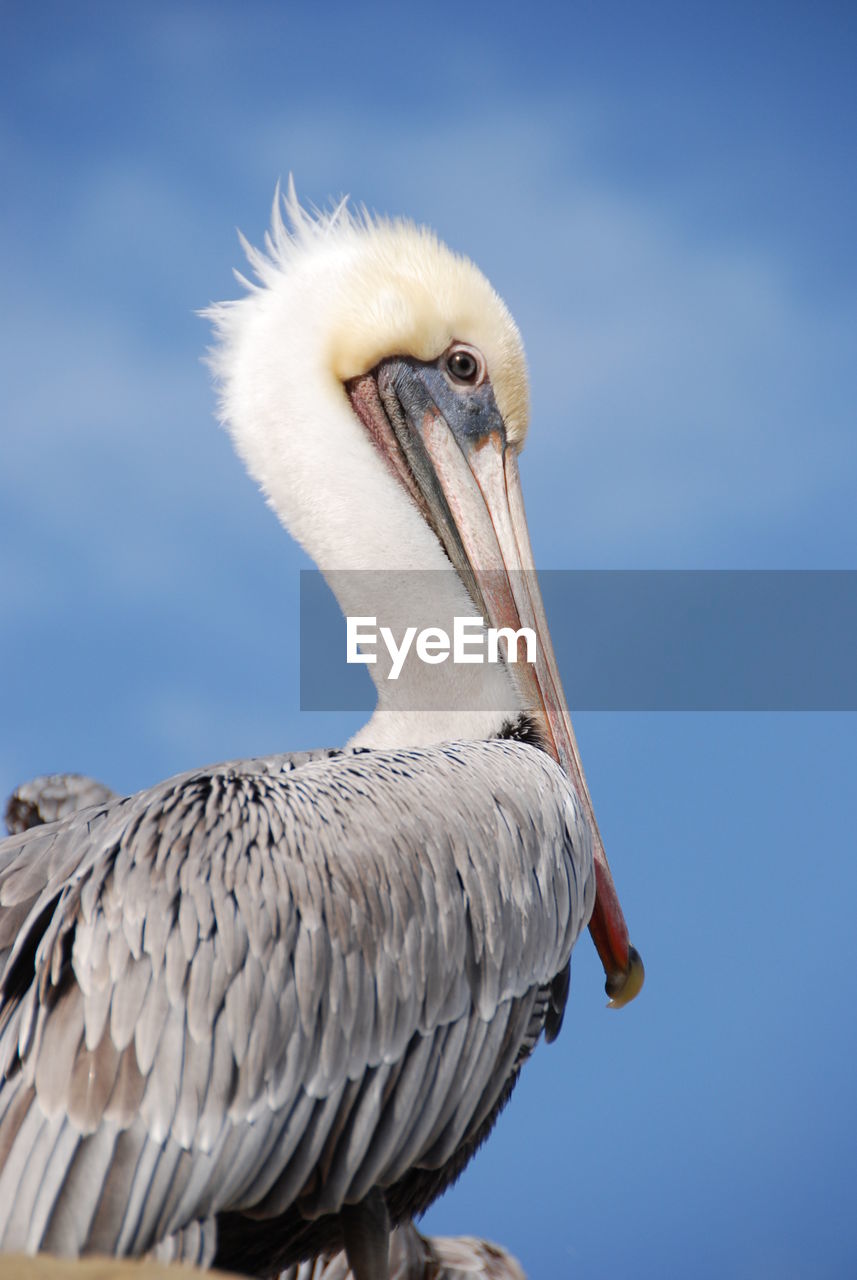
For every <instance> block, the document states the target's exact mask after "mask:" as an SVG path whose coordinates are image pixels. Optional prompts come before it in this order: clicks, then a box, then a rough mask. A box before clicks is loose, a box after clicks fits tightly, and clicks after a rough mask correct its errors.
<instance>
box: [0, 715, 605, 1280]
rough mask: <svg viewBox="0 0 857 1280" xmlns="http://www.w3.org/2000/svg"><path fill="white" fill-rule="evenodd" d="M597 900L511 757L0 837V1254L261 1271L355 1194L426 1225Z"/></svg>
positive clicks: (293, 777)
mask: <svg viewBox="0 0 857 1280" xmlns="http://www.w3.org/2000/svg"><path fill="white" fill-rule="evenodd" d="M594 892H595V885H594V874H593V870H592V860H591V851H590V837H589V832H588V828H587V827H586V825H585V823H584V821H583V819H582V817H581V814H580V810H579V806H578V802H577V799H576V795H575V793H574V791H573V789H572V787H571V786H570V784H569V782H568V779H567V778H566V776H565V775H564V774H563V773H562V771H561V770H560V769H559V768H558V766H556V765H555V764H554V763H553V762H552V760H550V758H549V757H548V756H547V755H545V754H544V753H543V752H541V751H539V750H538V749H536V748H535V747H532V746H529V745H526V744H525V743H523V742H517V741H511V740H494V741H489V742H468V743H457V744H449V745H444V746H437V747H430V748H423V749H415V750H398V751H354V752H342V753H333V752H315V753H312V752H310V753H305V754H302V755H299V756H277V757H271V758H268V759H262V760H254V761H246V762H240V763H237V764H230V765H224V766H220V767H217V768H211V769H205V770H198V771H195V772H193V773H188V774H185V775H182V776H180V777H178V778H174V779H172V780H170V781H168V782H165V783H163V784H161V785H160V786H158V787H156V788H154V789H152V790H150V791H147V792H142V793H140V794H139V795H136V796H133V797H131V798H129V799H125V800H113V801H110V802H108V803H106V804H101V805H96V806H95V807H92V808H89V809H86V810H83V811H81V812H80V813H77V814H75V815H73V816H71V817H69V818H67V819H65V820H64V821H61V822H56V823H52V824H51V825H49V826H44V827H39V828H35V829H33V830H32V831H26V832H24V833H23V834H20V835H17V836H12V837H10V838H9V839H7V840H4V841H2V842H0V953H2V956H3V961H4V969H3V977H2V985H0V1070H2V1072H3V1079H2V1087H0V1246H2V1248H3V1249H4V1250H13V1249H19V1250H28V1251H34V1250H37V1249H47V1250H52V1251H56V1252H60V1253H65V1254H77V1253H81V1252H89V1251H100V1252H108V1253H114V1254H129V1253H130V1254H139V1253H142V1252H145V1251H147V1250H150V1249H153V1248H155V1247H158V1246H159V1253H160V1256H162V1257H164V1258H166V1257H173V1256H174V1257H184V1258H187V1259H189V1260H198V1261H201V1262H203V1263H206V1264H207V1263H209V1262H211V1260H212V1259H213V1258H214V1257H215V1256H216V1257H217V1261H218V1263H221V1262H223V1263H224V1264H228V1265H232V1266H236V1263H237V1262H238V1261H239V1260H243V1265H245V1266H246V1269H247V1270H249V1271H252V1272H254V1273H258V1274H270V1273H271V1272H273V1271H274V1270H277V1269H278V1268H279V1267H282V1266H285V1265H287V1264H288V1263H290V1262H293V1261H297V1260H298V1259H299V1258H300V1257H301V1256H308V1255H309V1254H310V1253H315V1252H318V1251H319V1248H320V1247H321V1246H324V1247H339V1246H340V1245H341V1238H340V1234H338V1233H341V1224H340V1225H337V1224H338V1223H339V1219H338V1216H337V1215H339V1214H340V1211H341V1210H342V1209H343V1207H344V1206H347V1205H356V1204H360V1203H361V1202H363V1201H365V1200H366V1198H367V1197H369V1196H370V1195H371V1194H374V1193H375V1191H376V1189H380V1191H381V1192H382V1193H383V1196H384V1198H385V1200H386V1202H387V1204H388V1205H389V1208H390V1212H391V1216H392V1217H393V1219H394V1220H402V1219H404V1218H406V1217H407V1216H408V1215H409V1214H410V1213H411V1212H414V1211H416V1210H419V1209H420V1208H423V1207H425V1205H426V1204H427V1203H429V1202H430V1201H431V1200H432V1199H433V1198H434V1197H435V1196H436V1195H437V1194H439V1192H440V1190H442V1189H443V1186H445V1185H446V1184H447V1183H448V1182H449V1181H450V1180H451V1179H452V1178H453V1177H455V1176H456V1175H457V1173H458V1172H459V1170H460V1168H461V1167H463V1164H464V1163H465V1162H466V1160H467V1159H468V1158H469V1156H470V1154H472V1151H473V1149H475V1145H476V1144H478V1142H479V1141H481V1139H482V1137H484V1134H485V1132H486V1126H489V1125H490V1123H491V1122H492V1120H493V1117H494V1115H495V1114H496V1111H497V1109H498V1107H499V1105H501V1104H502V1102H503V1101H504V1100H505V1098H506V1096H508V1092H509V1089H510V1087H511V1085H512V1083H513V1082H514V1079H515V1077H516V1075H517V1072H518V1070H519V1068H520V1065H521V1063H522V1061H523V1060H524V1058H525V1057H526V1056H527V1055H528V1053H529V1052H530V1051H531V1049H532V1047H533V1044H534V1043H535V1040H536V1039H537V1038H538V1036H539V1034H540V1033H541V1030H542V1028H543V1026H544V1024H545V1021H546V1019H549V1018H553V1019H554V1021H553V1023H552V1025H553V1026H554V1028H555V1027H556V1026H557V1018H558V1013H559V1010H558V1009H557V1008H556V1007H555V1006H556V1005H557V999H556V992H557V990H561V991H562V998H561V999H560V1000H559V1005H560V1006H561V1003H562V1000H563V999H564V989H562V983H560V984H559V987H557V985H556V984H555V982H554V980H555V979H556V977H557V975H561V974H563V973H564V971H565V968H566V965H567V963H568V959H569V955H570V951H571V948H572V945H573V943H574V940H575V938H576V937H577V935H578V933H579V932H580V930H581V929H582V927H583V926H584V925H585V923H586V921H587V920H588V918H589V915H590V912H591V909H592V904H593V900H594ZM552 984H553V995H552ZM274 1219H276V1220H277V1221H272V1220H274ZM239 1238H240V1240H241V1241H242V1242H244V1244H243V1245H242V1248H243V1252H242V1254H241V1255H240V1258H237V1257H236V1256H235V1249H236V1246H235V1244H234V1241H235V1240H236V1239H239Z"/></svg>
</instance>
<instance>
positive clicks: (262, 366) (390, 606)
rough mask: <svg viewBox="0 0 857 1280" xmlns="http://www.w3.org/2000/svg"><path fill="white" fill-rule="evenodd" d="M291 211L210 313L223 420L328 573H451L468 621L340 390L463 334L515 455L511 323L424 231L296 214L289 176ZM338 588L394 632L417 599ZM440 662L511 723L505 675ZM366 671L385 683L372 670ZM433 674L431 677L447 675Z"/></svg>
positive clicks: (444, 565) (520, 393)
mask: <svg viewBox="0 0 857 1280" xmlns="http://www.w3.org/2000/svg"><path fill="white" fill-rule="evenodd" d="M282 203H283V205H284V207H285V210H286V214H287V217H288V220H289V224H290V229H288V228H287V226H286V224H285V223H284V221H283V218H282V214H281V208H280V206H281V200H280V192H279V188H278V190H277V194H276V196H275V201H274V208H273V215H272V225H271V231H270V233H268V234H267V235H266V237H265V247H266V252H264V253H263V252H261V251H259V250H257V249H254V248H252V247H251V246H250V245H248V244H247V243H246V242H244V248H245V252H246V254H247V258H248V261H249V263H250V265H251V267H252V268H253V271H254V274H255V276H256V279H257V281H258V283H250V282H248V281H246V280H244V279H243V277H240V276H239V279H241V280H242V283H243V284H244V285H245V286H246V288H247V293H246V295H245V296H244V297H242V298H240V299H238V300H237V301H234V302H225V303H220V304H217V305H214V306H212V307H211V308H209V309H208V311H207V312H206V313H205V314H206V315H207V316H208V317H209V318H210V319H211V320H212V321H213V324H214V328H215V334H216V338H217V344H216V346H215V348H214V349H213V351H212V352H211V354H210V361H209V362H210V365H211V368H212V369H213V371H214V374H215V378H216V381H217V384H218V388H219V393H220V413H221V418H222V421H223V422H224V424H225V426H226V427H227V428H228V430H229V432H230V434H231V436H232V438H233V441H234V443H235V447H236V449H237V450H238V452H239V454H240V455H241V457H242V458H243V459H244V462H245V464H246V466H247V468H248V470H249V471H250V473H251V475H253V476H254V477H255V479H256V480H257V481H258V482H259V484H260V485H261V487H262V489H263V491H264V493H265V495H266V497H267V499H268V501H269V503H270V504H271V505H272V506H273V508H274V509H275V511H276V512H277V514H278V515H279V517H280V519H281V520H282V521H283V523H284V524H285V525H286V527H287V528H288V529H289V530H290V532H291V533H292V534H293V535H294V537H296V538H297V540H298V541H299V542H300V543H301V544H302V545H303V547H304V548H305V550H306V551H307V552H308V553H309V555H310V556H312V558H313V559H314V560H315V562H316V563H317V564H318V566H319V568H321V569H322V570H323V571H324V572H328V573H329V572H331V571H337V570H380V569H384V570H387V569H402V570H405V569H420V570H426V569H439V570H446V571H447V575H446V576H447V577H448V578H449V579H450V586H449V599H448V601H447V606H448V608H447V612H448V616H449V620H450V623H451V619H452V617H453V616H455V614H456V613H457V614H472V613H473V608H472V604H471V602H470V599H469V597H468V595H467V593H466V591H465V588H464V586H463V584H461V583H459V582H458V581H457V579H454V578H453V575H452V573H451V572H449V562H448V560H447V558H446V555H445V553H444V551H443V549H442V547H441V545H440V543H439V542H438V540H437V538H436V536H435V534H434V533H433V532H432V530H431V529H430V528H429V526H428V525H427V524H426V523H425V521H424V520H423V518H422V516H421V515H420V514H419V512H418V511H417V509H416V507H415V506H414V505H413V503H412V502H411V500H410V498H409V497H408V495H407V493H406V492H405V491H404V489H403V488H402V487H401V485H400V484H399V482H398V481H397V480H396V479H395V478H394V477H393V476H392V475H391V474H390V473H389V471H388V470H387V468H386V467H385V466H384V465H383V464H382V462H381V460H380V458H379V455H378V454H377V452H376V450H375V447H374V445H373V444H372V443H371V441H370V440H369V438H368V436H367V433H366V431H365V429H364V428H363V426H362V424H361V423H360V421H359V420H358V419H357V417H356V416H355V414H354V412H353V410H352V407H351V403H350V401H349V399H348V396H347V394H346V392H345V387H344V384H345V383H346V382H347V381H348V380H349V379H350V378H353V377H357V376H359V375H361V374H364V373H366V372H368V371H369V370H370V369H372V368H374V366H375V365H376V364H378V362H379V361H380V360H382V359H384V358H385V357H388V356H412V357H415V358H417V359H419V360H426V361H430V360H434V359H437V358H438V357H439V356H440V355H441V354H442V353H443V352H444V351H445V350H446V349H447V347H448V346H449V345H450V343H451V342H452V341H453V340H456V341H460V342H466V343H469V344H472V345H473V346H475V347H478V348H479V350H480V351H481V352H482V354H483V355H484V357H485V360H486V363H487V368H488V375H489V377H490V379H491V383H492V386H493V390H494V395H495V398H496V401H497V405H498V407H499V409H500V412H501V413H502V415H503V418H504V421H505V424H506V432H507V439H508V440H509V442H510V444H511V445H513V446H514V447H517V448H520V447H521V445H522V444H523V440H524V436H525V434H526V430H527V421H528V395H527V375H526V365H525V361H524V354H523V347H522V344H521V340H520V336H519V334H518V330H517V328H516V326H515V323H514V321H513V320H512V317H511V315H510V314H509V312H508V310H507V308H506V306H505V304H504V303H503V302H502V301H501V299H500V298H499V297H498V295H497V294H496V293H495V292H494V290H493V289H492V287H491V285H490V284H489V283H488V281H487V280H486V279H485V277H484V276H483V275H482V274H481V272H480V271H478V270H477V268H476V267H475V266H474V265H473V264H472V263H471V262H470V261H469V260H468V259H466V258H464V257H461V256H459V255H457V254H454V253H452V252H451V251H450V250H449V249H447V248H446V246H445V245H443V244H441V242H440V241H439V240H438V239H437V237H436V236H435V235H434V234H433V233H432V232H431V231H429V230H428V229H426V228H424V227H417V226H415V225H414V224H413V223H410V222H405V221H394V222H391V221H387V220H384V219H375V218H371V217H370V216H369V215H368V214H367V213H365V211H364V212H363V213H362V214H360V215H355V214H352V213H351V212H350V211H349V210H348V209H347V208H346V206H345V202H344V201H343V202H342V203H341V204H339V206H338V207H337V208H336V209H335V210H334V211H333V212H332V213H330V214H327V215H318V216H316V217H313V216H311V215H310V214H308V213H307V212H305V211H304V210H303V209H302V208H301V207H300V205H299V203H298V200H297V196H296V194H295V190H294V185H293V184H292V182H291V180H290V182H289V190H288V195H287V196H286V197H285V198H284V200H283V201H282ZM343 582H347V577H346V579H343V578H342V577H341V575H340V577H339V578H338V579H337V585H336V586H335V589H336V593H337V595H338V597H339V599H340V604H341V605H342V607H343V609H344V611H345V612H346V613H352V614H353V613H361V612H362V613H366V612H372V613H375V614H376V615H377V614H378V613H379V612H380V613H383V615H384V619H385V621H386V622H387V623H388V624H389V625H391V626H392V627H393V628H394V631H395V630H396V629H397V628H399V629H401V627H402V626H404V625H406V624H407V623H411V622H413V621H414V619H415V606H416V604H417V600H416V598H415V599H407V598H403V597H402V594H401V592H400V591H399V592H397V598H396V599H395V600H386V601H384V600H374V601H369V602H367V601H365V600H363V599H356V598H353V599H348V598H343V594H345V595H346V596H347V594H348V592H347V590H345V591H343V589H342V583H343ZM415 593H416V594H417V595H418V594H419V593H418V592H417V589H416V584H415ZM357 594H359V592H358V593H357ZM434 621H435V622H436V621H437V619H436V618H435V619H434ZM446 665H447V666H448V667H449V668H450V671H449V677H450V679H452V680H453V681H456V682H462V684H463V686H467V688H465V687H462V689H461V690H460V696H461V699H462V700H461V701H460V702H459V705H463V706H467V705H468V694H472V693H473V688H474V687H475V685H476V683H477V682H478V683H479V685H480V687H481V689H482V695H483V696H484V684H485V682H486V677H487V679H488V681H489V682H493V680H494V679H496V680H497V682H498V692H497V698H498V699H500V701H502V702H503V703H504V707H505V713H507V712H508V711H509V710H510V709H514V699H512V701H511V702H510V700H509V697H507V696H506V695H507V691H508V689H509V687H510V686H509V682H508V679H507V677H506V676H505V675H504V674H503V672H502V670H500V669H495V672H494V673H493V676H492V675H490V674H488V673H487V672H485V671H484V669H483V668H480V669H479V674H477V673H475V672H474V668H472V667H464V668H458V670H457V671H456V670H455V669H454V668H453V665H452V664H451V663H450V664H446ZM372 674H373V676H376V677H378V678H379V679H380V678H381V677H382V675H383V673H382V672H381V671H377V670H375V669H373V670H372ZM432 674H433V677H434V679H435V681H437V679H438V678H439V675H438V669H437V668H434V669H432ZM376 682H377V680H376ZM501 685H502V689H501V687H500V686H501ZM379 687H380V686H379ZM501 695H502V696H501ZM495 701H496V699H495ZM382 703H383V690H382ZM483 705H485V704H484V703H483ZM492 705H493V704H492ZM391 715H392V713H388V715H387V717H386V721H385V723H391ZM423 719H426V718H425V717H424V718H423ZM449 719H450V717H449V715H448V714H447V715H440V716H437V717H434V720H435V722H436V727H434V728H432V729H430V730H427V729H425V728H421V729H416V728H414V726H413V717H412V716H411V717H409V724H410V725H411V727H410V728H408V729H407V731H403V730H402V729H401V726H398V727H396V728H395V729H393V730H391V731H390V732H387V731H385V733H384V735H383V738H384V741H385V742H386V741H389V740H390V733H392V735H393V737H394V738H395V739H396V740H398V741H401V740H402V738H403V734H404V738H405V739H406V740H407V741H417V740H437V739H438V738H443V737H449V736H452V735H451V734H450V731H449V730H450V725H449ZM383 720H384V717H383V716H381V717H379V716H378V715H377V714H376V717H375V718H374V720H373V724H374V725H375V729H374V730H373V732H372V734H371V735H369V736H366V735H365V734H364V736H363V737H361V741H368V740H369V738H370V737H371V741H372V744H373V745H381V739H380V738H379V733H378V724H379V723H381V721H383ZM494 720H496V716H494V717H493V718H492V723H493V722H494ZM456 728H458V729H460V730H462V732H460V733H458V734H456V736H475V734H476V733H477V732H481V731H482V730H483V729H484V716H483V719H482V720H480V721H479V724H478V725H476V724H472V725H471V724H469V723H464V722H462V723H461V724H459V725H457V726H456Z"/></svg>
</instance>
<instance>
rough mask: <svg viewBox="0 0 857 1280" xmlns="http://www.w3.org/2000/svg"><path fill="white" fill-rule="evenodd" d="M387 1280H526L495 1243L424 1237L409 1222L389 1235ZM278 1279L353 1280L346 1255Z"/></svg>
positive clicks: (316, 1262)
mask: <svg viewBox="0 0 857 1280" xmlns="http://www.w3.org/2000/svg"><path fill="white" fill-rule="evenodd" d="M389 1266H390V1276H389V1280H526V1276H525V1275H524V1272H523V1271H522V1270H521V1266H520V1263H518V1261H517V1260H516V1259H515V1258H513V1257H512V1255H511V1254H509V1253H507V1252H506V1250H505V1249H501V1248H500V1247H499V1246H498V1245H496V1244H491V1243H489V1242H488V1241H487V1240H474V1239H472V1238H471V1237H470V1236H432V1237H428V1236H424V1235H421V1234H420V1232H419V1231H417V1229H416V1227H415V1226H414V1225H413V1223H412V1222H410V1223H407V1224H406V1225H405V1226H402V1227H399V1228H398V1230H396V1231H394V1232H393V1234H392V1236H391V1237H390V1259H389ZM280 1280H354V1277H353V1274H352V1272H351V1270H350V1268H349V1266H348V1260H347V1258H346V1257H345V1254H344V1253H342V1252H340V1253H336V1254H334V1255H333V1256H331V1257H327V1258H313V1259H312V1260H311V1261H308V1262H302V1263H301V1264H300V1265H299V1266H294V1267H290V1268H289V1270H288V1271H284V1272H282V1274H281V1276H280Z"/></svg>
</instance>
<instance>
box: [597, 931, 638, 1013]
mask: <svg viewBox="0 0 857 1280" xmlns="http://www.w3.org/2000/svg"><path fill="white" fill-rule="evenodd" d="M645 978H646V971H645V969H644V968H643V961H642V957H641V956H640V953H639V951H638V950H637V948H636V947H632V946H631V945H630V944H629V945H628V968H627V969H626V970H625V971H624V972H623V973H612V974H611V975H610V977H609V978H608V979H607V981H606V983H605V984H604V990H605V991H606V992H607V994H608V996H609V997H610V999H609V1000H608V1001H607V1008H608V1009H621V1008H623V1007H624V1006H625V1005H626V1004H630V1003H631V1001H632V1000H633V999H634V998H635V996H638V995H639V994H640V990H641V988H642V986H643V982H644V981H645Z"/></svg>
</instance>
